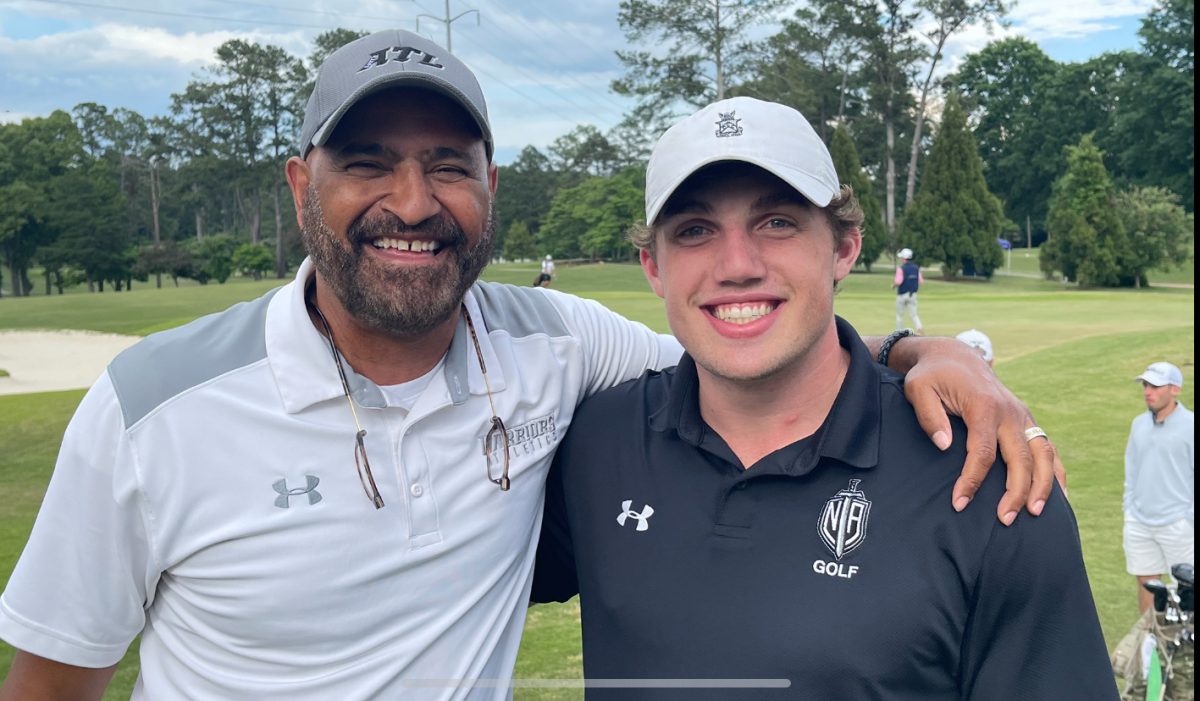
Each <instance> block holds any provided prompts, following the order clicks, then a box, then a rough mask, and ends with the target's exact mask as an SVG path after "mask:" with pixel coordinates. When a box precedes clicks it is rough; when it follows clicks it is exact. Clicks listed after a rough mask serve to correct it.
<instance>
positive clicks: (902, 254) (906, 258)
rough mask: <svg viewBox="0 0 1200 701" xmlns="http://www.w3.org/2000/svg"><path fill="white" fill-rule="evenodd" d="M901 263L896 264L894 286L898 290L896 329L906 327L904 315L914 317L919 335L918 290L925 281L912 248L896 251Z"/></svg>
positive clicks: (914, 324) (915, 328) (914, 327)
mask: <svg viewBox="0 0 1200 701" xmlns="http://www.w3.org/2000/svg"><path fill="white" fill-rule="evenodd" d="M896 258H898V259H899V260H900V265H898V266H896V277H895V279H894V280H892V287H893V288H894V289H895V290H896V330H897V331H899V330H900V329H902V328H904V315H905V314H908V316H909V318H911V319H912V323H913V330H915V331H916V332H917V335H920V334H921V333H922V328H921V317H919V316H917V290H919V289H920V288H921V284H922V283H924V282H925V276H923V275H921V268H920V266H918V265H917V264H916V263H914V262H913V260H912V259H913V252H912V249H911V248H901V249H900V250H899V251H897V252H896Z"/></svg>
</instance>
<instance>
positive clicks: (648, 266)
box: [638, 248, 663, 297]
mask: <svg viewBox="0 0 1200 701" xmlns="http://www.w3.org/2000/svg"><path fill="white" fill-rule="evenodd" d="M638 257H639V259H640V260H641V263H642V272H644V273H646V280H648V281H649V282H650V289H652V290H654V294H656V295H658V296H659V297H662V296H663V284H662V278H660V277H659V276H658V261H656V260H654V256H653V255H651V254H650V251H648V250H646V249H644V248H643V249H642V250H641V251H640V252H639V254H638Z"/></svg>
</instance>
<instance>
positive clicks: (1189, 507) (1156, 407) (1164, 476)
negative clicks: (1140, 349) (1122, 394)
mask: <svg viewBox="0 0 1200 701" xmlns="http://www.w3.org/2000/svg"><path fill="white" fill-rule="evenodd" d="M1134 379H1135V380H1136V381H1138V382H1140V383H1141V384H1142V397H1143V398H1144V399H1145V401H1146V409H1147V411H1144V412H1142V413H1141V414H1139V415H1138V416H1137V417H1136V418H1135V419H1134V420H1133V424H1132V425H1131V426H1130V428H1129V442H1128V443H1127V444H1126V446H1125V496H1124V499H1123V506H1124V511H1125V534H1124V540H1125V566H1126V569H1127V570H1128V572H1129V574H1131V575H1133V576H1134V577H1136V578H1137V585H1138V606H1139V608H1140V610H1142V611H1145V610H1146V609H1148V608H1150V606H1151V605H1152V604H1153V603H1154V598H1153V595H1152V594H1151V593H1150V592H1148V591H1146V589H1145V588H1144V587H1142V584H1144V583H1145V582H1148V581H1150V580H1151V579H1161V578H1165V577H1166V573H1167V572H1168V571H1169V570H1170V568H1171V566H1172V565H1175V564H1178V563H1181V562H1189V563H1192V564H1195V562H1196V532H1195V523H1196V433H1195V431H1196V417H1195V416H1194V415H1193V414H1192V412H1191V411H1189V410H1188V408H1187V407H1185V406H1184V405H1183V404H1181V403H1180V402H1179V392H1180V391H1181V390H1182V389H1183V373H1182V372H1180V371H1179V368H1177V367H1175V366H1174V365H1172V364H1171V363H1151V364H1150V366H1149V367H1147V368H1146V371H1145V372H1143V373H1142V374H1140V375H1138V376H1137V377H1136V378H1134Z"/></svg>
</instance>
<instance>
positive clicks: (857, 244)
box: [833, 228, 862, 282]
mask: <svg viewBox="0 0 1200 701" xmlns="http://www.w3.org/2000/svg"><path fill="white" fill-rule="evenodd" d="M861 252H862V231H861V230H859V229H858V228H854V229H851V230H850V231H848V232H847V233H846V235H845V236H842V237H841V239H840V240H839V241H838V242H837V249H836V250H835V251H834V252H833V263H834V273H833V276H834V280H837V281H839V282H840V281H841V280H843V279H845V277H846V276H847V275H849V274H850V269H851V268H853V267H854V264H855V263H856V262H858V254H859V253H861Z"/></svg>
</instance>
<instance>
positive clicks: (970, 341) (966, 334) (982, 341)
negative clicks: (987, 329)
mask: <svg viewBox="0 0 1200 701" xmlns="http://www.w3.org/2000/svg"><path fill="white" fill-rule="evenodd" d="M955 338H957V339H958V340H960V341H962V342H963V343H965V344H967V345H968V346H970V347H972V348H978V349H979V350H981V351H983V359H984V360H986V361H988V362H989V363H990V362H992V358H993V357H994V356H993V355H992V339H990V338H988V337H987V334H985V333H984V332H982V331H980V330H979V329H967V330H966V331H963V332H962V333H960V334H958V335H957V336H955Z"/></svg>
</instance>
